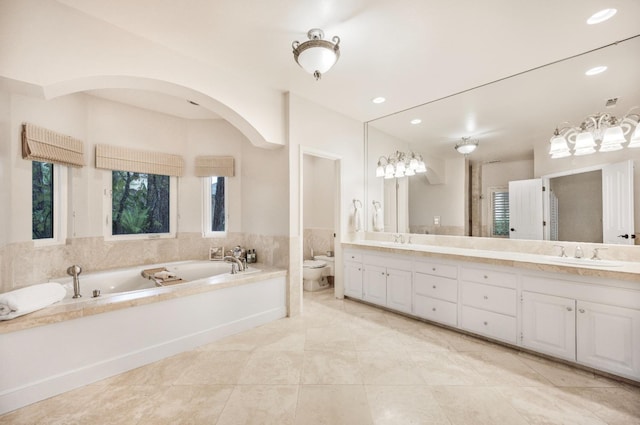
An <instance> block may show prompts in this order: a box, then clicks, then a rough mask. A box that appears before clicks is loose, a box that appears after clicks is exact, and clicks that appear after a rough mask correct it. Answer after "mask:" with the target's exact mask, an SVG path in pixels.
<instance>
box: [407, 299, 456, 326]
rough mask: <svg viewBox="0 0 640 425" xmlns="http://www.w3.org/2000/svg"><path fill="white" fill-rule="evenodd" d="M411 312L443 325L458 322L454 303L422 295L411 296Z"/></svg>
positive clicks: (453, 324)
mask: <svg viewBox="0 0 640 425" xmlns="http://www.w3.org/2000/svg"><path fill="white" fill-rule="evenodd" d="M413 314H415V315H416V316H418V317H422V318H423V319H427V320H433V321H434V322H439V323H443V324H445V325H450V326H456V325H457V324H458V305H457V304H456V303H450V302H448V301H442V300H437V299H435V298H430V297H423V296H422V295H415V296H414V297H413Z"/></svg>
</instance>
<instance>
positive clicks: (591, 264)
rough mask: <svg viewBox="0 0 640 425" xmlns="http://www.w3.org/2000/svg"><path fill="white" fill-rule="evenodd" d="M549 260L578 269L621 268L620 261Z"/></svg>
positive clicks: (562, 258) (558, 258) (565, 258)
mask: <svg viewBox="0 0 640 425" xmlns="http://www.w3.org/2000/svg"><path fill="white" fill-rule="evenodd" d="M549 260H550V261H551V262H554V263H559V264H569V265H572V266H580V267H596V268H597V267H622V266H623V265H624V263H623V262H622V261H615V260H591V259H589V258H572V257H550V258H549Z"/></svg>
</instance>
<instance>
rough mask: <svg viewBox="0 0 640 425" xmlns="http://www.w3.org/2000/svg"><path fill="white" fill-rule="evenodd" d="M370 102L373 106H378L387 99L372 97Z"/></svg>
mask: <svg viewBox="0 0 640 425" xmlns="http://www.w3.org/2000/svg"><path fill="white" fill-rule="evenodd" d="M371 101H372V102H373V103H375V104H379V103H384V102H386V101H387V99H385V98H384V97H382V96H378V97H374V98H373V99H371Z"/></svg>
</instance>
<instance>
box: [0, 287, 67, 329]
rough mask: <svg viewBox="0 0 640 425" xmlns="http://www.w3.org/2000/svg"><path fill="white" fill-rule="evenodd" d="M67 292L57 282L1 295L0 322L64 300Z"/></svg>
mask: <svg viewBox="0 0 640 425" xmlns="http://www.w3.org/2000/svg"><path fill="white" fill-rule="evenodd" d="M66 294H67V291H66V290H65V289H64V287H63V286H62V285H60V284H59V283H56V282H48V283H40V284H38V285H31V286H27V287H26V288H20V289H16V290H15V291H10V292H5V293H4V294H0V320H10V319H13V318H16V317H18V316H22V315H24V314H27V313H31V312H34V311H36V310H40V309H41V308H45V307H47V306H49V305H51V304H53V303H57V302H58V301H60V300H62V299H63V298H64V297H65V296H66Z"/></svg>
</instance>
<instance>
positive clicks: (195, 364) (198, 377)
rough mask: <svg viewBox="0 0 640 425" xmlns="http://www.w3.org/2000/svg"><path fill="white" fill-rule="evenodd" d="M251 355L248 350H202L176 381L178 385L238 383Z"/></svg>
mask: <svg viewBox="0 0 640 425" xmlns="http://www.w3.org/2000/svg"><path fill="white" fill-rule="evenodd" d="M249 356H250V353H248V352H246V351H200V352H199V353H198V355H197V356H196V357H195V358H194V360H193V361H192V362H191V364H189V365H185V370H184V372H183V373H182V375H180V377H179V378H178V379H176V380H175V381H174V382H175V384H176V385H222V384H230V385H233V384H236V383H238V379H239V378H240V374H241V373H242V370H243V369H244V367H245V365H246V363H247V361H248V359H249Z"/></svg>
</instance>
